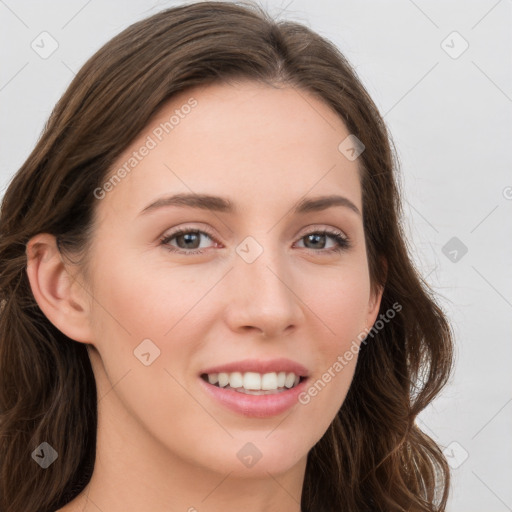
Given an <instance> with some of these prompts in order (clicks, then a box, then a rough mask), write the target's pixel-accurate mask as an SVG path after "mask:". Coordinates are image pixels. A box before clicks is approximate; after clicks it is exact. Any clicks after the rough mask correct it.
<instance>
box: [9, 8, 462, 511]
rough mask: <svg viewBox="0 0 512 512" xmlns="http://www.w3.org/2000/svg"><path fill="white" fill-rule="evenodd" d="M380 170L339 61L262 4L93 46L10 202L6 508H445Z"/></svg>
mask: <svg viewBox="0 0 512 512" xmlns="http://www.w3.org/2000/svg"><path fill="white" fill-rule="evenodd" d="M396 167H397V165H396V162H395V161H394V159H393V153H392V151H391V143H390V138H389V136H388V134H387V131H386V127H385V125H384V123H383V121H382V118H381V117H380V115H379V113H378V111H377V109H376V107H375V105H374V103H373V102H372V100H371V99H370V97H369V96H368V94H367V92H366V91H365V89H364V87H363V86H362V85H361V83H360V81H359V80H358V78H357V76H356V74H355V73H354V71H353V70H352V68H351V67H350V65H349V64H348V63H347V61H346V60H345V59H344V57H343V56H342V55H341V54H340V53H339V51H338V50H337V49H336V48H335V47H334V46H333V45H332V44H331V43H329V42H328V41H326V40H325V39H323V38H321V37H320V36H319V35H317V34H315V33H314V32H312V31H311V30H309V29H308V28H306V27H304V26H302V25H299V24H296V23H292V22H280V23H276V22H274V21H272V20H271V19H270V17H269V16H268V15H267V14H266V13H265V12H264V11H263V10H261V9H260V8H258V7H256V6H253V5H248V6H241V5H235V4H232V3H223V2H201V3H196V4H191V5H187V6H181V7H176V8H172V9H168V10H165V11H162V12H160V13H158V14H156V15H154V16H152V17H150V18H148V19H146V20H143V21H141V22H138V23H136V24H134V25H132V26H131V27H129V28H128V29H126V30H125V31H124V32H122V33H121V34H119V35H118V36H116V37H115V38H114V39H112V40H111V41H110V42H108V43H107V44H106V45H105V46H104V47H103V48H101V49H100V50H99V51H98V52H97V53H96V54H95V55H94V56H93V57H92V58H91V59H90V60H89V61H88V62H87V63H86V64H85V65H84V66H83V68H82V69H81V70H80V72H79V73H78V74H77V76H76V77H75V79H74V80H73V82H72V83H71V85H70V86H69V88H68V90H67V91H66V92H65V94H64V95H63V97H62V99H61V100H60V101H59V103H58V104H57V106H56V108H55V110H54V112H53V113H52V115H51V117H50V120H49V122H48V124H47V126H46V128H45V130H44V133H43V135H42V137H41V140H40V141H39V142H38V144H37V145H36V148H35V149H34V151H33V152H32V154H31V155H30V156H29V158H28V159H27V161H26V162H25V164H24V165H23V166H22V168H21V169H20V170H19V171H18V172H17V174H16V175H15V176H14V178H13V180H12V182H11V183H10V186H9V188H8V190H7V191H6V193H5V196H4V198H3V203H2V211H1V218H0V229H1V231H0V233H1V235H0V236H1V239H0V255H1V258H0V261H1V269H0V289H1V293H2V296H1V299H2V303H1V304H2V310H1V316H0V333H1V337H0V411H1V414H2V416H1V423H0V461H1V462H0V510H2V511H3V512H22V511H23V512H27V511H51V512H53V511H55V510H60V511H64V512H74V511H78V510H86V511H93V510H102V511H104V512H107V511H108V512H117V511H121V510H123V511H129V510H137V511H142V510H147V511H152V512H153V511H157V512H158V511H164V510H166V511H168V510H188V511H194V510H197V511H217V510H221V509H222V510H226V509H227V510H235V509H239V508H241V507H243V509H244V510H247V511H262V510H276V511H277V510H279V511H290V512H291V511H294V512H297V511H301V510H302V511H308V512H316V511H340V510H343V511H360V510H361V511H367V510H371V511H380V510H382V511H406V510H407V511H442V510H445V506H446V501H447V495H448V487H449V471H448V466H447V464H446V461H445V459H444V457H443V455H442V452H441V450H440V448H439V447H438V446H437V445H436V443H435V442H434V441H433V440H432V439H430V438H429V437H428V436H427V435H426V434H425V433H423V432H422V431H421V430H420V429H419V428H418V426H417V425H416V424H415V419H416V417H417V415H418V413H419V412H420V411H422V410H423V409H424V408H425V407H426V406H427V405H428V404H429V403H430V402H431V401H432V400H433V399H434V398H435V396H436V395H437V394H438V393H439V391H440V390H441V388H442V387H443V385H444V384H445V383H446V381H447V378H448V376H449V373H450V369H451V364H452V338H451V332H450V328H449V325H448V323H447V320H446V318H445V316H444V315H443V313H442V311H441V310H440V309H439V307H438V306H437V305H436V302H435V300H434V297H432V296H431V293H430V292H429V290H428V287H427V286H426V285H425V283H424V282H423V281H422V279H421V277H420V276H419V274H418V273H417V271H416V270H415V268H414V267H413V265H412V263H411V259H410V257H409V255H408V253H407V250H406V242H405V240H404V236H403V233H402V230H401V225H400V199H399V194H398V189H397V185H396V177H395V168H396Z"/></svg>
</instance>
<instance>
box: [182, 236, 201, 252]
mask: <svg viewBox="0 0 512 512" xmlns="http://www.w3.org/2000/svg"><path fill="white" fill-rule="evenodd" d="M194 237H195V238H196V240H195V241H196V242H197V241H198V240H199V236H198V233H186V234H184V235H181V236H180V237H179V238H183V239H184V240H185V244H189V243H190V242H194ZM185 249H197V245H195V246H194V247H190V245H187V246H186V247H185Z"/></svg>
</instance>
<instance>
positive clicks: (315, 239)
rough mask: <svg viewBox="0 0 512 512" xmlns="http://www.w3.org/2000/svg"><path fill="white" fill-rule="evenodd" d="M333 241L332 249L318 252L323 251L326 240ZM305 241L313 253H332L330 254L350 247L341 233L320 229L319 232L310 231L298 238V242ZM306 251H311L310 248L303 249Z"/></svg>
mask: <svg viewBox="0 0 512 512" xmlns="http://www.w3.org/2000/svg"><path fill="white" fill-rule="evenodd" d="M329 238H330V239H331V240H334V247H330V248H329V249H327V250H323V251H322V250H318V249H325V244H326V240H327V239H329ZM303 240H304V241H306V243H307V244H312V248H313V251H314V252H324V253H332V252H341V251H343V250H345V249H348V248H349V247H350V243H349V240H348V238H347V237H346V236H345V235H343V233H342V232H341V231H330V230H327V229H322V230H320V231H311V232H310V233H308V234H306V235H304V236H303V237H301V238H300V241H303ZM305 248H306V249H311V247H305Z"/></svg>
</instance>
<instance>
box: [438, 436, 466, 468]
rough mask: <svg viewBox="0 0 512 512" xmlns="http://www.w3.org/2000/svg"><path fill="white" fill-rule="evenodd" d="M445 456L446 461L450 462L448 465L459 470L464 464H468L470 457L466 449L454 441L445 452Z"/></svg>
mask: <svg viewBox="0 0 512 512" xmlns="http://www.w3.org/2000/svg"><path fill="white" fill-rule="evenodd" d="M443 455H444V456H445V457H446V460H447V461H448V465H449V466H450V467H451V468H452V469H457V468H459V467H460V466H462V464H464V462H466V460H467V458H468V457H469V453H468V452H467V451H466V449H465V448H464V447H463V446H462V445H461V444H459V443H457V441H452V442H451V443H450V444H449V445H448V446H447V447H446V448H445V449H444V450H443Z"/></svg>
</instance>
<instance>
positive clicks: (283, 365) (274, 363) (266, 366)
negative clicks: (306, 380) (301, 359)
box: [201, 358, 308, 377]
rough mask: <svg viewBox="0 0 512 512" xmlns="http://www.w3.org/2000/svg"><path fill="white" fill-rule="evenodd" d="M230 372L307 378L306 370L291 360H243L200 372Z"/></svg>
mask: <svg viewBox="0 0 512 512" xmlns="http://www.w3.org/2000/svg"><path fill="white" fill-rule="evenodd" d="M232 372H241V373H245V372H256V373H262V374H265V373H272V372H276V373H277V372H287V373H291V372H293V373H295V375H298V376H299V377H307V376H308V370H307V368H306V367H305V366H302V365H301V364H300V363H297V362H296V361H292V360H291V359H286V358H281V359H269V360H266V361H265V360H263V359H244V360H242V361H233V362H231V363H226V364H221V365H218V366H212V367H210V368H206V369H204V370H202V371H201V374H203V373H232Z"/></svg>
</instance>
